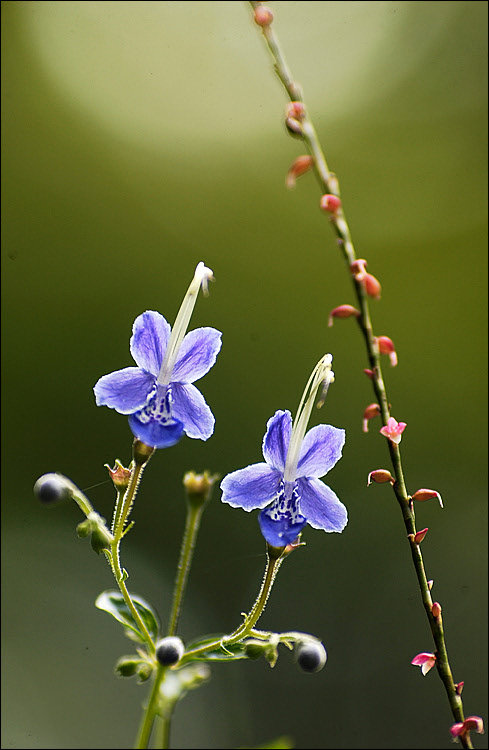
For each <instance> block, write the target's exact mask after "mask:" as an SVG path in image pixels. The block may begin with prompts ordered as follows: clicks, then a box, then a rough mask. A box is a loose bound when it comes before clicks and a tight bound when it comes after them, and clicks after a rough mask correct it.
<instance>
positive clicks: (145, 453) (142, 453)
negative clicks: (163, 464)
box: [132, 438, 155, 466]
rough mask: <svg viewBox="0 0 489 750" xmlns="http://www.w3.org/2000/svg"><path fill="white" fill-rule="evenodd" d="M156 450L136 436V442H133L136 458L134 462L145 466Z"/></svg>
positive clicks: (133, 454)
mask: <svg viewBox="0 0 489 750" xmlns="http://www.w3.org/2000/svg"><path fill="white" fill-rule="evenodd" d="M154 452H155V449H154V448H152V447H151V446H149V445H146V443H143V442H142V441H141V440H138V439H137V438H134V442H133V444H132V456H133V458H134V463H135V464H136V466H144V465H145V464H146V463H147V462H148V461H149V459H150V458H151V456H152V455H153V453H154Z"/></svg>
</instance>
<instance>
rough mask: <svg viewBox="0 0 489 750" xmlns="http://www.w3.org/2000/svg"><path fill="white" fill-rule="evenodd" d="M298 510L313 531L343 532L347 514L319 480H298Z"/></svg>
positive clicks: (340, 503) (339, 502)
mask: <svg viewBox="0 0 489 750" xmlns="http://www.w3.org/2000/svg"><path fill="white" fill-rule="evenodd" d="M297 485H298V487H299V497H300V501H299V510H300V512H301V513H302V515H303V516H305V517H306V518H307V522H308V524H309V525H310V526H312V527H313V529H323V531H343V529H344V528H345V526H346V524H347V522H348V513H347V510H346V508H345V506H344V505H343V503H342V502H341V501H340V500H339V499H338V498H337V497H336V495H335V493H334V492H333V490H332V489H330V488H329V487H328V486H327V485H326V484H324V482H321V481H320V480H319V479H314V478H312V479H306V478H302V479H298V480H297Z"/></svg>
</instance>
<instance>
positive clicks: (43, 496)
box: [34, 473, 73, 505]
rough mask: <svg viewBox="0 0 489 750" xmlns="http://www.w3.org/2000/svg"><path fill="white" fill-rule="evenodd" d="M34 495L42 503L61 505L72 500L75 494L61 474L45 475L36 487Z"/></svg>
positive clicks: (40, 478)
mask: <svg viewBox="0 0 489 750" xmlns="http://www.w3.org/2000/svg"><path fill="white" fill-rule="evenodd" d="M34 495H35V496H36V497H37V499H38V500H40V501H41V503H44V504H45V505H49V504H51V503H61V502H63V500H70V499H71V498H72V497H73V494H72V492H71V490H70V486H69V484H68V483H67V482H66V481H65V480H64V478H63V477H62V476H61V475H60V474H54V473H51V474H43V475H42V477H39V479H38V480H37V481H36V483H35V485H34Z"/></svg>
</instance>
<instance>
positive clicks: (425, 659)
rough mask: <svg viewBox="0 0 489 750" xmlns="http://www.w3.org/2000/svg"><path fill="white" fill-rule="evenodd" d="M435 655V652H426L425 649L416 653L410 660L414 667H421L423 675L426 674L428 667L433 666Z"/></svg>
mask: <svg viewBox="0 0 489 750" xmlns="http://www.w3.org/2000/svg"><path fill="white" fill-rule="evenodd" d="M435 662H436V656H435V654H428V653H426V652H425V651H424V652H422V653H421V654H418V655H417V656H415V657H414V659H412V660H411V664H414V666H415V667H421V671H422V673H423V675H426V674H428V672H429V671H430V669H431V668H432V667H434V666H435Z"/></svg>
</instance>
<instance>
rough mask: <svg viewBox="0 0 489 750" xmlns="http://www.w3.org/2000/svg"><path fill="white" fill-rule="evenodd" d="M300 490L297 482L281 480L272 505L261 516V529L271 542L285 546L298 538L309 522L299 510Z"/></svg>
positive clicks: (273, 544) (277, 545) (274, 544)
mask: <svg viewBox="0 0 489 750" xmlns="http://www.w3.org/2000/svg"><path fill="white" fill-rule="evenodd" d="M299 501H300V497H299V490H298V488H297V483H296V482H284V481H283V480H282V481H281V482H280V485H279V490H278V493H277V495H276V497H275V498H274V499H273V502H272V504H271V505H269V506H268V508H265V510H262V512H261V513H260V516H259V523H260V527H261V531H262V534H263V536H264V537H265V539H266V540H267V542H268V543H269V544H271V545H272V546H274V547H284V546H286V545H287V544H292V542H294V541H295V539H297V537H298V536H299V534H300V533H301V531H302V529H303V528H304V526H305V525H306V523H307V519H305V518H304V516H303V515H302V514H301V512H300V510H299Z"/></svg>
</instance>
